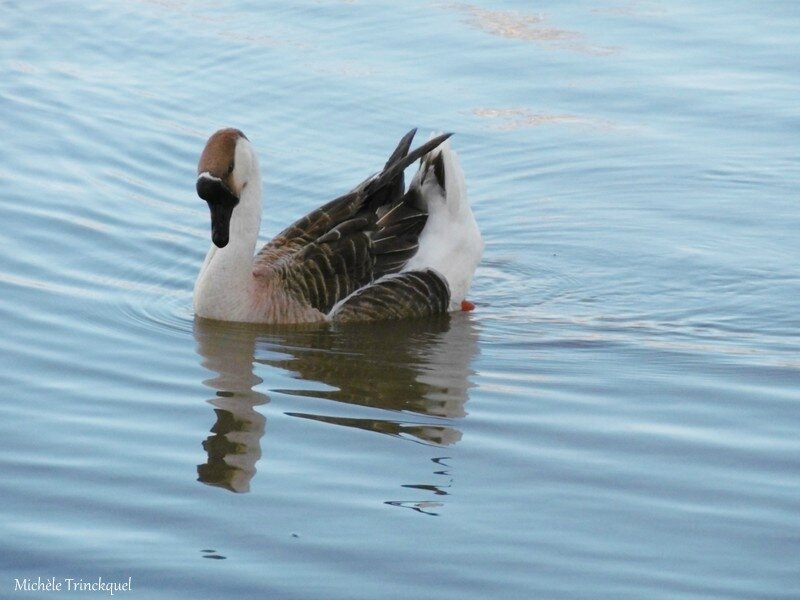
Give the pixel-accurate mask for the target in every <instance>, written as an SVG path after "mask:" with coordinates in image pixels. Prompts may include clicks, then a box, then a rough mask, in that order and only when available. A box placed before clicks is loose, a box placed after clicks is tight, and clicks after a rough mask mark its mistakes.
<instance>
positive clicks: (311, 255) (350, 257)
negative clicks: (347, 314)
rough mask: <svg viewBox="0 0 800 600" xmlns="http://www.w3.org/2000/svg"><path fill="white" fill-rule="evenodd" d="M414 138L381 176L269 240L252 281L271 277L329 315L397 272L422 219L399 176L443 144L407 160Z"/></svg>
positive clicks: (424, 148) (410, 250)
mask: <svg viewBox="0 0 800 600" xmlns="http://www.w3.org/2000/svg"><path fill="white" fill-rule="evenodd" d="M413 134H414V131H411V132H409V133H408V134H406V136H404V137H403V139H402V140H401V141H400V143H399V144H398V146H397V148H396V149H395V151H394V152H393V153H392V156H391V157H390V159H389V161H388V162H387V163H386V167H385V168H384V170H383V171H381V172H380V173H378V174H377V175H375V176H373V177H371V178H369V179H367V180H365V181H364V182H362V183H361V184H360V185H359V186H358V187H356V188H355V189H354V190H353V191H352V192H350V193H349V194H346V195H344V196H341V197H340V198H337V199H336V200H333V201H331V202H329V203H327V204H325V205H324V206H322V207H320V208H318V209H317V210H315V211H313V212H311V213H309V214H308V215H306V216H305V217H303V218H302V219H299V220H298V221H296V222H295V223H293V224H292V225H291V226H290V227H288V228H287V229H285V230H284V231H282V232H281V233H280V234H278V235H277V236H275V238H274V239H273V240H272V241H271V242H269V243H268V244H267V245H266V246H264V248H263V249H262V250H261V252H260V253H259V255H258V256H257V257H256V266H255V272H256V274H257V275H262V276H265V275H268V276H272V277H276V278H277V279H278V280H279V281H280V284H281V285H283V287H285V289H287V290H288V291H289V292H290V293H292V294H293V295H294V296H295V297H296V298H297V299H298V300H300V301H301V302H303V303H305V304H307V305H309V306H312V307H314V308H316V309H318V310H320V311H321V312H323V313H328V312H329V311H330V309H331V308H332V307H333V306H334V305H335V304H336V303H337V302H339V301H340V300H342V299H343V298H345V297H347V296H348V295H350V294H352V293H353V292H354V291H356V290H358V289H359V288H361V287H363V286H365V285H368V284H369V283H371V282H372V281H374V280H376V279H378V278H380V277H382V276H383V275H385V274H387V273H393V272H396V271H398V270H399V269H400V268H401V267H402V265H403V264H405V262H406V261H408V259H409V258H411V256H413V255H414V253H415V252H416V251H417V247H418V238H419V234H420V232H421V231H422V229H423V227H424V226H425V222H426V221H427V218H428V215H427V213H426V212H425V211H424V210H421V209H420V208H419V204H420V203H419V202H418V199H417V198H415V197H414V195H413V193H409V194H406V195H403V187H404V185H403V170H404V169H405V168H406V167H407V166H409V165H410V164H411V163H412V162H414V161H415V160H417V159H418V158H420V157H421V156H423V155H425V154H426V153H427V152H429V151H430V150H432V149H433V148H435V147H436V146H438V145H439V144H440V143H441V142H443V141H444V140H445V139H447V137H449V134H446V135H442V136H439V137H437V138H434V139H432V140H430V141H429V142H427V143H425V144H423V145H422V146H420V147H419V148H417V149H415V150H414V151H412V152H410V153H409V152H408V148H409V146H410V144H411V139H412V138H413Z"/></svg>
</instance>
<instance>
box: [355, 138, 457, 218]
mask: <svg viewBox="0 0 800 600" xmlns="http://www.w3.org/2000/svg"><path fill="white" fill-rule="evenodd" d="M410 134H411V132H409V133H408V134H406V136H405V137H404V138H403V140H401V142H400V145H399V146H398V147H397V150H395V151H394V153H392V157H394V155H395V154H397V153H398V151H399V150H401V149H402V146H403V145H404V142H405V139H406V138H407V137H409V135H410ZM451 135H453V134H452V133H444V134H442V135H438V136H436V137H435V138H433V139H432V140H430V141H427V142H425V143H424V144H422V145H421V146H419V147H418V148H416V149H415V150H412V151H411V152H409V153H408V154H406V155H405V156H403V157H402V158H399V159H397V160H395V161H392V162H391V164H389V163H387V166H386V168H385V169H384V170H383V171H382V172H381V173H379V174H378V176H377V177H375V178H374V179H372V180H371V181H370V182H369V183H368V184H367V193H368V194H370V195H372V194H376V192H378V191H379V190H381V189H382V188H384V187H386V186H388V185H391V184H392V183H394V182H395V178H396V177H397V176H398V175H399V176H400V177H401V178H402V175H403V171H405V170H406V168H407V167H408V166H409V165H411V163H413V162H414V161H415V160H417V159H418V158H420V157H422V156H425V155H426V154H427V153H428V152H430V151H431V150H433V149H434V148H436V147H437V146H438V145H439V144H441V143H442V142H443V141H445V140H446V139H447V138H449V137H450V136H451ZM408 143H409V144H410V143H411V139H410V138H409V140H408ZM390 160H391V159H390ZM400 193H401V194H402V190H401V191H400ZM378 197H380V198H381V199H382V200H386V199H387V198H384V197H383V194H377V195H376V198H378ZM378 205H380V203H379V204H378Z"/></svg>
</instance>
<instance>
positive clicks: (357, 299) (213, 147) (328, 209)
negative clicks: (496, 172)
mask: <svg viewBox="0 0 800 600" xmlns="http://www.w3.org/2000/svg"><path fill="white" fill-rule="evenodd" d="M415 131H416V130H412V131H410V132H409V133H408V134H406V135H405V136H404V137H403V138H402V139H401V140H400V143H399V144H398V146H397V148H396V149H395V151H394V152H393V153H392V155H391V156H390V157H389V160H388V161H387V162H386V165H385V166H384V168H383V169H382V170H381V171H380V172H378V173H377V174H375V175H373V176H372V177H369V178H368V179H366V180H365V181H363V182H362V183H361V184H359V185H358V186H356V187H355V188H354V189H353V190H352V191H351V192H349V193H347V194H344V195H343V196H340V197H339V198H336V199H335V200H332V201H330V202H328V203H327V204H325V205H323V206H321V207H320V208H318V209H316V210H314V211H312V212H310V213H309V214H308V215H306V216H305V217H303V218H301V219H299V220H298V221H296V222H295V223H293V224H292V225H290V226H289V227H288V228H286V229H285V230H284V231H282V232H281V233H279V234H278V235H276V236H275V237H274V238H273V239H272V240H271V241H270V242H268V243H267V244H266V245H265V246H264V247H263V248H262V249H261V251H260V252H259V253H258V254H257V255H255V256H254V252H255V246H256V241H257V239H258V232H259V227H260V225H261V174H260V170H259V165H258V159H257V157H256V154H255V151H254V149H253V146H252V144H251V143H250V141H249V140H248V139H247V137H245V135H244V134H243V133H242V132H241V131H239V130H238V129H222V130H220V131H217V132H216V133H214V134H213V135H212V136H211V137H210V138H209V140H208V142H207V143H206V146H205V149H204V150H203V153H202V155H201V156H200V162H199V164H198V169H197V172H198V176H197V193H198V195H199V196H200V197H201V198H202V199H203V200H205V201H206V202H207V203H208V207H209V210H210V212H211V241H212V245H211V248H210V249H209V251H208V254H207V255H206V258H205V261H204V263H203V266H202V268H201V270H200V274H199V276H198V278H197V283H196V284H195V288H194V310H195V314H196V315H197V316H199V317H204V318H208V319H216V320H221V321H241V322H252V323H313V322H325V321H335V322H349V321H377V320H389V319H398V318H407V317H419V316H425V315H430V314H435V313H441V312H447V311H452V310H468V309H470V308H471V306H472V305H471V304H470V303H469V302H467V301H466V299H465V296H466V293H467V290H468V289H469V286H470V283H471V281H472V276H473V274H474V272H475V269H476V268H477V265H478V262H479V261H480V257H481V254H482V252H483V240H482V239H481V235H480V232H479V231H478V227H477V224H476V223H475V218H474V216H473V214H472V210H471V208H470V206H469V202H468V200H467V195H466V189H465V183H464V175H463V173H462V171H461V167H460V166H459V163H458V158H457V156H456V154H455V152H453V150H452V149H451V148H450V143H449V141H448V138H449V137H450V134H444V135H439V136H435V137H432V138H431V139H430V140H429V141H428V142H426V143H424V144H422V145H421V146H419V147H418V148H416V149H415V150H413V151H409V149H410V147H411V141H412V139H413V137H414V134H415ZM417 159H421V160H420V166H419V170H418V171H417V173H416V175H415V176H414V178H413V180H412V182H411V184H410V185H409V187H408V190H406V189H405V184H404V181H403V171H404V170H405V169H406V167H408V166H409V165H411V164H412V163H413V162H414V161H416V160H417Z"/></svg>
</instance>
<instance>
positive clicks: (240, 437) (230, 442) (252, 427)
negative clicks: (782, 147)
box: [194, 314, 478, 510]
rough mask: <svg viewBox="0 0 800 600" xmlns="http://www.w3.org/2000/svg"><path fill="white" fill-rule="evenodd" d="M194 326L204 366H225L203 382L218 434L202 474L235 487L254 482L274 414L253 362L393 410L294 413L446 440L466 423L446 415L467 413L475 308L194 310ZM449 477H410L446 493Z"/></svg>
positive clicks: (208, 446) (311, 393)
mask: <svg viewBox="0 0 800 600" xmlns="http://www.w3.org/2000/svg"><path fill="white" fill-rule="evenodd" d="M194 334H195V339H196V340H197V350H198V353H199V354H200V355H201V357H202V364H203V366H204V367H206V368H208V369H210V370H212V371H214V372H216V373H217V376H216V377H214V378H212V379H208V380H206V381H205V382H204V383H205V384H206V385H208V386H209V387H211V388H213V389H215V390H216V395H215V396H214V397H213V398H211V399H210V400H209V402H210V403H211V404H212V405H213V406H214V412H215V413H216V423H214V426H213V427H212V428H211V433H212V434H213V435H211V436H209V437H208V438H207V439H206V440H205V441H204V442H203V448H204V449H205V450H206V452H207V453H208V461H207V462H206V464H203V465H199V466H198V469H197V471H198V475H199V480H200V481H202V482H203V483H206V484H209V485H216V486H220V487H224V488H226V489H229V490H231V491H235V492H246V491H249V489H250V480H251V479H252V477H253V475H254V474H255V472H256V462H257V461H258V459H259V458H260V457H261V436H262V435H263V434H264V430H265V424H266V419H265V418H264V417H263V415H261V414H260V413H259V412H257V411H256V410H255V409H254V407H255V406H256V405H259V404H264V403H266V402H268V401H269V398H268V397H267V396H266V395H265V394H263V393H260V392H257V391H255V390H254V389H253V387H254V386H256V385H257V384H259V383H261V382H262V380H261V379H260V378H259V377H257V376H256V375H255V374H254V373H253V367H254V364H255V363H259V364H264V365H269V366H272V367H278V368H280V369H284V370H286V371H289V372H290V373H292V374H293V376H294V377H295V378H297V379H299V380H302V381H312V382H318V383H321V384H324V385H325V386H328V387H331V388H333V389H330V390H308V389H307V388H304V389H281V390H275V391H276V392H280V393H283V394H291V395H294V396H303V397H313V398H321V399H326V400H334V401H336V402H342V403H346V404H351V405H358V406H363V407H370V408H375V409H380V410H383V411H391V415H386V414H379V415H376V416H375V417H368V418H364V417H361V418H353V417H346V416H341V415H331V414H320V413H310V412H287V413H286V414H287V415H289V416H294V417H300V418H305V419H313V420H316V421H321V422H325V423H330V424H334V425H344V426H347V427H355V428H358V429H363V430H368V431H375V432H378V433H384V434H389V435H392V436H397V437H403V438H407V439H412V440H414V441H417V442H421V443H426V444H435V445H439V446H447V445H450V444H454V443H456V442H457V441H458V440H460V439H461V431H459V430H458V429H456V428H455V427H453V426H452V424H451V423H449V422H448V421H447V420H449V419H455V418H460V417H463V416H465V415H466V411H465V407H464V405H465V403H466V401H467V399H468V390H469V387H470V386H471V383H470V379H469V376H470V375H472V374H473V371H472V370H471V367H470V364H471V362H472V359H473V358H474V356H475V354H476V353H477V349H478V334H477V330H476V328H475V326H474V325H473V324H472V323H471V321H470V320H469V317H468V316H467V315H462V314H457V315H454V316H452V317H451V316H450V315H440V316H437V317H434V318H429V319H419V320H410V321H403V322H393V323H380V324H371V325H360V324H352V325H348V326H338V327H312V328H309V327H298V328H272V327H265V326H253V325H244V324H232V323H221V322H217V321H208V320H205V319H196V320H195V323H194ZM399 414H402V415H403V416H398V415H399ZM433 460H434V461H435V462H437V464H443V463H440V462H439V461H441V460H444V458H435V459H433ZM437 475H440V476H441V475H446V473H445V472H437ZM448 485H449V482H447V481H446V482H444V483H442V484H438V483H437V484H413V485H412V484H410V485H407V486H404V487H408V488H414V489H420V490H422V489H424V490H429V491H432V492H433V493H435V494H438V495H446V494H447V492H445V491H443V488H445V487H447V486H448ZM393 503H394V502H393ZM394 504H397V505H400V506H405V505H407V503H405V502H397V503H394ZM411 504H415V503H411ZM417 504H418V503H417ZM411 507H412V508H414V509H415V510H420V507H419V506H411Z"/></svg>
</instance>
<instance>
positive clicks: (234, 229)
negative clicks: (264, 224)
mask: <svg viewBox="0 0 800 600" xmlns="http://www.w3.org/2000/svg"><path fill="white" fill-rule="evenodd" d="M260 227H261V174H260V173H259V170H258V164H257V162H256V161H255V160H254V161H253V165H252V166H251V170H250V173H249V176H248V181H247V183H246V184H245V186H244V188H243V189H242V190H241V195H240V197H239V204H237V205H236V207H235V208H234V209H233V215H232V216H231V224H230V237H229V242H228V245H227V246H225V247H224V248H217V247H216V246H215V245H214V244H213V243H212V244H211V248H210V249H209V251H208V254H207V255H206V259H205V262H204V263H203V267H202V268H201V269H200V275H199V276H198V277H197V282H196V283H195V286H194V312H195V314H196V315H198V316H201V317H206V318H208V319H219V320H221V321H247V320H249V318H248V315H250V314H251V313H252V310H253V306H252V297H253V284H254V280H253V254H254V252H255V247H256V241H257V240H258V231H259V228H260Z"/></svg>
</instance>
